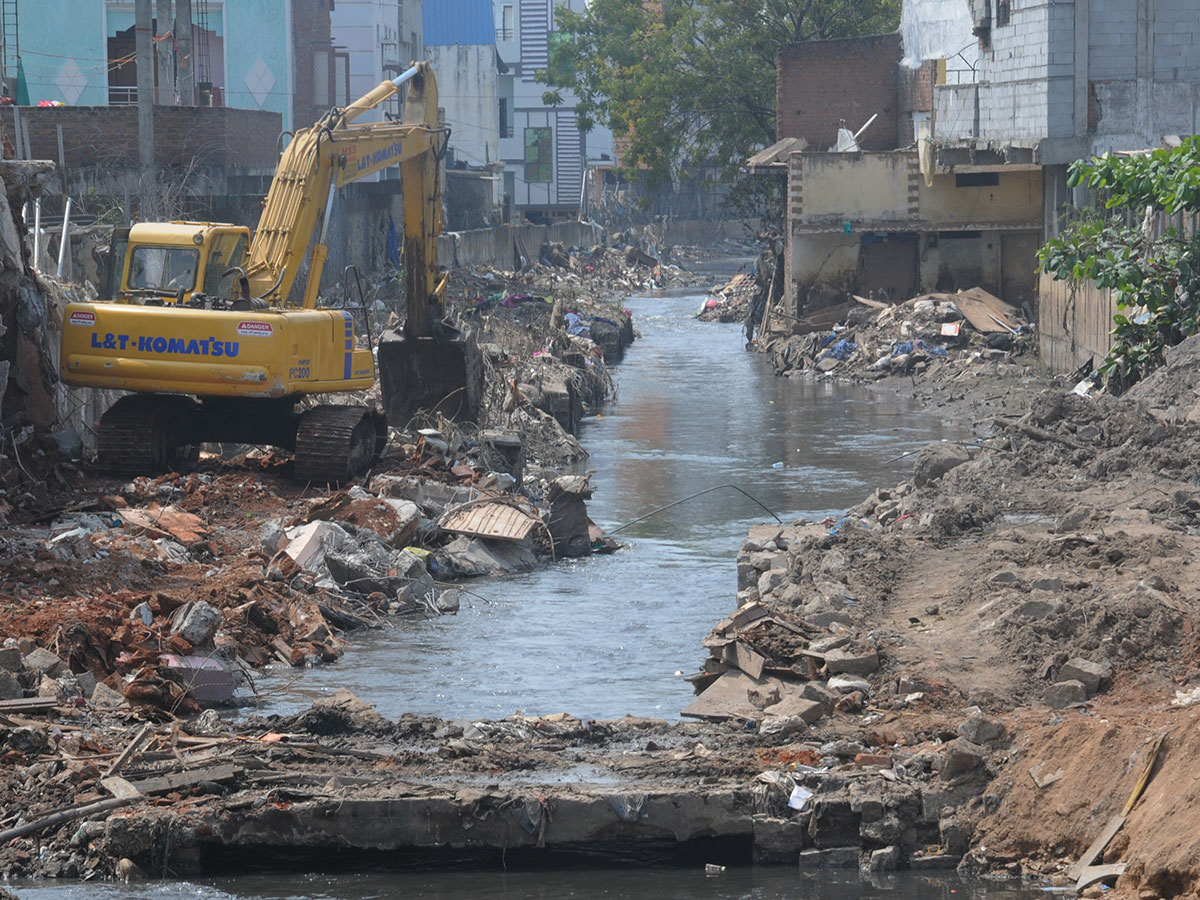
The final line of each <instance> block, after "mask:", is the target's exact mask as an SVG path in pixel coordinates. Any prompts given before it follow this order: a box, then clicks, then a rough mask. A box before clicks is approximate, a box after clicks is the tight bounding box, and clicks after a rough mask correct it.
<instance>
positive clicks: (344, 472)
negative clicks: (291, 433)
mask: <svg viewBox="0 0 1200 900" xmlns="http://www.w3.org/2000/svg"><path fill="white" fill-rule="evenodd" d="M386 443H387V420H386V419H385V418H384V416H383V414H382V413H381V412H379V411H378V410H375V409H370V408H368V407H365V406H335V405H324V406H314V407H313V408H312V409H310V410H307V411H306V412H305V413H304V415H303V416H302V417H301V419H300V427H299V429H298V430H297V431H296V455H295V472H294V476H293V477H294V478H295V480H296V481H299V482H308V483H311V484H341V483H342V482H344V481H348V480H350V479H351V478H353V477H354V476H356V475H359V474H361V473H363V472H365V471H366V470H367V469H369V468H370V467H371V466H372V465H373V464H374V463H375V460H377V459H379V454H380V453H382V452H383V447H384V444H386Z"/></svg>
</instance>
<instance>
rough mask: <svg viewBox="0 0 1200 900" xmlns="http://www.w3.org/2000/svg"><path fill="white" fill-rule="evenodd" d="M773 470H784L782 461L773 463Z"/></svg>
mask: <svg viewBox="0 0 1200 900" xmlns="http://www.w3.org/2000/svg"><path fill="white" fill-rule="evenodd" d="M771 468H772V469H782V468H783V462H782V461H780V462H773V463H771Z"/></svg>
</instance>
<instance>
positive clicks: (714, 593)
mask: <svg viewBox="0 0 1200 900" xmlns="http://www.w3.org/2000/svg"><path fill="white" fill-rule="evenodd" d="M714 277H716V276H714ZM701 299H702V296H701V295H700V294H698V293H696V292H683V291H679V292H672V293H668V294H666V295H663V296H649V297H635V298H633V299H632V300H631V301H630V304H629V305H630V306H631V307H632V309H633V311H634V315H635V322H636V323H637V327H638V328H639V330H640V331H641V339H640V340H638V341H637V342H636V343H635V344H634V345H633V347H632V348H631V349H630V351H629V354H628V356H627V357H626V360H625V362H623V363H622V364H621V365H620V366H619V367H618V368H617V370H616V377H617V381H618V384H619V389H620V393H619V397H618V400H617V401H616V402H615V403H613V404H611V405H610V406H608V407H607V408H606V409H604V410H603V411H602V413H601V415H599V416H597V417H595V418H593V419H589V420H588V421H587V423H586V425H585V426H584V429H583V434H582V436H581V437H582V440H583V442H584V444H585V446H587V447H588V449H589V450H590V451H591V453H592V456H591V459H590V460H589V461H588V464H587V468H588V469H589V470H592V471H593V472H594V474H593V476H592V482H593V484H594V486H595V488H596V495H595V498H594V501H593V502H592V503H591V505H590V511H591V513H592V516H593V518H594V519H595V520H596V521H597V522H599V523H601V524H603V525H605V526H606V527H608V528H615V527H617V526H618V525H620V524H623V523H625V522H628V521H630V520H633V519H635V518H637V517H639V516H642V515H644V514H646V513H647V512H649V511H651V510H653V509H656V508H658V507H661V506H664V505H666V504H669V503H671V502H673V501H675V500H678V499H680V498H681V497H684V496H687V495H689V494H693V493H695V492H697V491H700V490H703V489H705V488H708V487H712V486H715V485H719V484H726V483H729V484H736V485H737V486H739V487H740V488H742V489H743V490H745V491H746V492H748V493H750V494H752V495H753V496H754V497H756V498H757V499H758V500H760V501H761V502H762V503H763V504H765V505H766V506H768V507H769V508H771V509H772V510H774V511H775V512H776V513H777V514H778V515H779V516H780V517H782V518H784V519H785V520H787V519H791V518H795V517H797V516H800V515H803V516H807V517H810V518H814V517H815V518H823V517H825V516H826V515H837V514H839V513H841V512H842V511H844V510H845V509H846V507H848V506H850V505H853V504H854V503H857V502H858V501H859V500H860V499H861V498H862V497H863V496H864V495H865V494H866V493H868V492H869V491H870V490H872V489H873V488H874V487H875V486H876V485H881V484H883V485H891V484H895V483H896V482H898V481H899V480H900V479H902V478H903V477H904V476H905V474H906V473H907V472H908V471H910V469H911V463H912V460H911V456H906V455H905V454H908V453H910V451H912V450H914V449H916V448H917V447H919V446H920V445H921V444H923V443H925V442H927V441H931V440H939V439H943V438H945V439H952V438H957V437H960V436H962V435H963V434H964V433H965V431H964V429H960V428H957V427H956V426H954V425H953V424H946V423H942V422H940V421H937V420H934V419H931V418H929V417H927V416H924V415H922V414H920V413H919V412H917V411H916V410H914V409H912V408H909V407H907V406H906V405H904V404H903V403H900V402H899V401H897V400H896V399H894V398H893V397H891V396H889V395H887V394H883V393H872V392H869V391H866V390H863V389H858V388H850V387H845V386H838V385H834V384H829V383H813V382H809V381H788V380H782V379H777V378H775V377H773V375H772V374H771V371H770V368H769V366H768V365H767V363H766V361H765V360H764V359H762V358H761V357H759V356H756V355H752V354H748V353H746V352H745V351H744V350H743V349H742V345H741V338H740V326H736V325H711V324H703V323H700V322H698V321H696V320H695V319H694V318H693V316H694V313H695V310H696V309H697V307H698V305H699V303H700V300H701ZM764 517H765V514H764V513H762V511H761V510H760V509H758V508H756V507H755V506H754V504H753V503H751V502H750V501H748V500H747V499H746V498H745V497H743V496H742V495H740V494H738V493H736V492H734V491H727V490H726V491H719V492H715V493H712V494H708V495H706V496H704V497H701V498H698V499H697V500H694V501H691V502H689V503H686V504H683V505H681V506H678V507H675V508H674V509H671V510H668V511H666V512H663V513H662V514H659V515H656V516H654V517H652V518H650V519H647V520H646V521H644V522H641V523H639V524H637V525H635V526H633V527H631V528H628V529H626V530H624V531H622V532H621V537H622V539H623V540H625V541H627V542H628V543H629V547H628V548H627V549H625V550H622V551H621V552H619V553H617V554H616V555H614V556H607V557H594V558H591V559H587V560H583V561H579V562H575V563H567V564H561V565H557V566H552V567H547V568H545V569H542V570H540V571H537V572H534V573H531V574H529V575H526V576H522V577H519V578H510V579H498V580H494V581H490V582H484V583H478V584H474V585H472V589H473V590H475V591H477V592H478V593H479V594H480V595H482V596H484V597H486V598H487V599H486V601H484V600H476V601H475V602H473V603H471V604H470V605H469V606H467V605H464V607H463V610H462V611H461V612H460V613H459V615H458V616H457V617H452V618H445V619H437V620H431V621H423V622H409V623H401V624H399V625H397V626H396V627H394V628H390V629H387V630H383V631H379V632H375V633H372V634H370V635H367V636H365V637H364V636H358V635H356V636H355V645H354V647H352V648H351V649H350V650H349V652H348V653H347V654H346V656H345V657H344V658H343V659H342V660H341V661H340V662H339V663H338V664H336V665H333V666H328V667H325V668H321V669H314V670H312V671H308V672H304V673H301V676H300V677H299V678H298V679H295V680H292V679H291V676H290V673H286V672H279V673H274V674H273V675H271V676H269V677H267V678H265V679H262V681H261V683H260V687H261V688H263V689H265V690H267V691H268V692H269V696H268V697H267V700H266V703H265V704H264V706H263V708H262V709H261V710H259V711H261V712H290V711H295V710H299V709H302V708H305V707H307V706H308V705H309V703H310V702H311V701H312V699H313V698H314V697H316V696H318V695H321V694H323V693H326V692H329V691H332V690H334V689H336V688H338V687H346V688H348V689H350V690H351V691H353V692H354V693H356V694H357V695H358V696H359V697H361V698H363V699H364V700H367V701H369V702H371V703H373V704H375V705H376V706H377V707H378V709H379V710H380V711H381V712H382V713H383V714H384V715H387V716H389V717H397V716H399V715H400V714H402V713H404V712H406V711H412V712H417V713H427V714H436V715H440V716H442V717H445V718H450V719H454V718H468V717H496V716H506V715H510V714H512V713H513V712H514V711H516V710H518V709H519V710H524V711H526V712H528V713H553V712H558V711H564V710H565V711H569V712H571V713H573V714H575V715H579V716H585V717H607V716H619V715H623V714H625V713H627V712H628V713H633V714H636V715H644V716H655V717H662V718H668V719H671V718H676V717H677V716H678V712H679V710H680V709H681V708H682V707H683V706H684V705H686V704H687V702H688V700H689V698H690V696H691V689H690V687H689V685H688V684H687V683H686V682H684V681H683V680H682V678H681V674H682V673H686V672H690V671H693V670H694V669H695V668H696V667H697V665H698V663H699V662H700V660H701V658H702V652H701V648H700V646H699V641H700V640H701V639H702V638H703V636H704V635H705V634H707V632H708V630H709V629H710V628H711V626H712V625H713V623H714V622H716V621H717V620H719V619H720V618H722V617H723V616H724V615H725V614H726V613H728V612H729V611H730V610H731V609H732V607H733V605H734V602H735V600H734V596H735V593H736V574H735V568H734V558H735V556H736V553H737V549H738V546H739V545H740V543H741V541H742V538H743V537H744V535H745V533H746V529H747V528H748V526H749V525H751V524H752V523H754V522H758V521H762V520H763V519H764ZM310 869H311V871H308V872H293V873H290V874H280V873H271V874H264V875H257V874H243V875H238V876H234V877H228V878H206V879H203V880H201V881H197V882H171V881H165V882H143V883H135V884H131V885H117V884H112V883H105V884H95V883H88V884H82V883H67V884H47V883H36V884H29V883H23V884H16V885H11V887H12V888H14V889H15V890H16V891H17V893H18V896H19V897H21V898H22V900H51V898H53V900H60V898H66V900H83V898H87V900H127V898H137V900H143V898H155V900H160V898H161V900H182V898H201V900H226V898H238V900H284V898H286V900H368V898H371V900H375V898H378V900H390V898H401V897H404V898H409V897H420V898H446V900H449V898H454V900H472V898H492V897H505V898H514V900H516V898H538V900H550V898H580V900H596V898H628V900H660V898H689V900H691V898H711V900H735V898H736V900H743V898H744V900H785V898H794V897H798V896H799V897H806V898H811V900H883V898H887V900H1032V898H1033V897H1035V896H1043V894H1042V892H1041V891H1037V890H1033V889H1028V888H1013V887H1007V886H1002V885H995V884H987V883H981V882H963V881H960V880H958V879H957V878H955V877H954V876H953V874H952V873H947V874H946V875H945V876H942V875H940V874H939V875H938V876H937V877H933V876H925V875H921V874H919V873H907V872H906V873H897V874H894V875H889V876H884V877H875V876H866V875H864V876H861V877H860V876H859V875H858V874H857V873H853V872H849V873H847V872H837V871H818V872H803V871H800V870H798V869H797V868H795V867H754V868H730V869H729V870H727V871H725V872H723V873H721V874H720V875H716V876H706V875H705V873H704V871H703V868H701V867H699V866H697V867H689V868H688V869H686V870H680V869H673V868H662V869H653V868H651V869H647V868H645V867H644V866H643V865H639V866H636V867H630V868H615V869H614V868H606V869H604V870H595V869H589V868H565V869H551V870H544V869H538V870H535V871H529V870H509V871H480V870H478V869H475V868H472V869H470V870H466V871H446V870H445V869H444V868H443V869H442V870H438V871H396V872H386V871H372V872H359V871H350V872H345V871H338V872H331V871H329V867H328V865H327V861H323V860H321V859H315V858H314V859H313V860H312V865H311V867H310Z"/></svg>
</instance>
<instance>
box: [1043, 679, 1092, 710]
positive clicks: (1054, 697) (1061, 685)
mask: <svg viewBox="0 0 1200 900" xmlns="http://www.w3.org/2000/svg"><path fill="white" fill-rule="evenodd" d="M1087 697H1088V693H1087V688H1086V687H1084V685H1083V682H1082V681H1074V680H1071V681H1060V682H1058V683H1056V684H1052V685H1050V686H1049V687H1048V688H1046V692H1045V693H1044V694H1042V700H1043V701H1044V702H1045V703H1046V705H1047V706H1049V707H1051V708H1053V709H1065V708H1066V707H1068V706H1070V705H1071V704H1073V703H1083V702H1084V701H1085V700H1087Z"/></svg>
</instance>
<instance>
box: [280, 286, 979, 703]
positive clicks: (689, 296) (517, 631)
mask: <svg viewBox="0 0 1200 900" xmlns="http://www.w3.org/2000/svg"><path fill="white" fill-rule="evenodd" d="M719 277H721V276H718V275H716V274H714V280H717V279H718V278H719ZM724 277H727V275H725V276H724ZM702 299H703V294H701V293H697V292H696V291H694V290H693V291H674V292H670V293H668V294H666V295H664V296H648V297H634V298H632V299H631V300H630V301H629V304H628V305H629V306H630V308H631V309H632V310H633V313H634V324H635V326H636V327H637V329H638V330H639V331H640V333H641V337H640V338H639V339H638V340H637V341H635V342H634V343H633V345H632V346H631V347H630V349H629V351H628V353H627V354H626V357H625V360H624V362H622V363H621V364H620V365H618V366H617V367H616V368H615V370H614V374H615V377H616V381H617V385H618V397H617V400H616V402H614V403H611V404H609V405H608V406H606V407H605V408H604V409H603V410H602V411H601V413H600V415H598V416H596V417H594V418H589V419H587V420H585V422H584V425H583V428H582V433H581V434H580V439H581V441H582V442H583V444H584V446H585V447H586V448H587V449H588V451H589V452H590V453H591V458H590V459H588V460H587V461H586V463H585V469H586V470H588V471H592V472H593V474H592V479H591V480H592V484H593V486H594V487H595V496H594V497H593V499H592V501H591V502H590V503H589V511H590V513H591V516H592V518H593V519H594V520H595V521H596V522H597V523H598V524H600V525H602V526H604V527H605V528H606V529H608V530H610V531H611V530H613V529H615V528H617V527H618V526H620V525H623V524H625V523H627V522H630V521H631V520H634V519H637V518H639V517H641V516H644V515H646V514H647V513H649V512H651V511H652V510H655V509H658V508H660V507H663V506H665V505H667V504H670V503H673V502H675V501H677V500H679V499H681V498H683V497H686V496H689V495H691V494H695V493H696V492H698V491H702V490H705V489H707V488H711V487H715V486H717V485H736V486H737V487H738V488H741V489H742V490H743V491H745V492H746V493H747V494H750V495H751V496H753V497H754V498H755V499H756V500H758V501H759V502H761V503H762V504H763V506H765V507H767V508H769V509H770V510H772V511H773V512H774V513H776V514H777V515H778V516H779V517H780V518H782V519H783V520H784V521H790V520H792V519H795V518H796V517H797V516H806V517H808V518H810V519H811V518H815V519H817V520H820V519H823V518H825V517H826V516H830V515H832V516H837V515H840V514H841V513H842V512H844V511H845V510H846V509H847V508H848V507H850V506H852V505H854V504H856V503H858V502H859V501H860V500H862V499H863V498H864V497H865V496H866V495H867V494H869V493H870V492H871V491H872V490H874V488H875V487H877V486H881V485H885V486H894V485H895V484H897V483H898V482H899V481H900V480H902V479H903V478H905V477H906V476H907V474H908V473H910V472H911V471H912V462H913V457H912V455H911V452H912V451H914V450H915V449H916V448H919V447H920V446H921V445H922V444H924V443H926V442H928V441H934V440H942V439H955V438H959V437H962V436H964V435H965V431H964V430H963V429H962V428H958V427H955V426H954V425H953V424H946V423H943V422H941V421H939V420H938V419H935V418H932V417H930V416H927V415H923V414H921V413H920V412H918V411H917V410H915V409H914V408H912V407H911V406H909V405H906V404H905V403H904V402H901V401H899V400H897V399H896V398H895V397H894V396H892V395H891V394H887V393H883V392H880V391H876V390H870V389H866V388H860V387H851V386H845V385H837V384H834V383H831V382H813V381H809V380H806V379H781V378H776V377H774V375H773V374H772V372H771V369H770V366H769V364H768V362H767V360H766V359H764V358H763V357H762V356H761V355H759V354H753V353H747V352H746V351H745V350H744V349H743V337H742V333H741V326H740V325H717V324H711V323H703V322H700V321H698V320H697V319H696V318H695V313H696V310H697V309H698V307H699V305H700V303H701V301H702ZM906 454H909V455H906ZM764 520H766V521H770V516H768V515H767V513H765V512H764V511H763V510H762V509H761V508H759V507H758V506H756V505H755V503H754V502H752V501H751V500H749V499H747V498H746V497H745V496H743V495H742V494H740V493H738V492H737V491H736V490H733V489H732V488H722V489H720V490H718V491H715V492H713V493H709V494H706V495H704V496H702V497H698V498H696V499H695V500H691V501H689V502H686V503H683V504H681V505H679V506H677V507H675V508H673V509H669V510H666V511H664V512H661V513H659V514H657V515H654V516H652V517H650V518H648V519H646V520H645V521H643V522H639V523H637V524H635V525H632V526H631V527H629V528H626V529H624V530H622V531H621V532H620V533H619V534H618V535H617V537H618V538H620V539H621V540H622V541H625V542H627V543H628V545H629V546H628V548H627V549H624V550H622V551H620V552H618V553H617V554H615V555H613V556H593V557H590V558H588V559H585V560H581V561H577V562H568V563H563V564H559V565H556V566H550V567H547V568H544V569H541V570H539V571H536V572H534V573H531V574H528V575H523V576H520V577H515V578H505V579H497V580H491V581H476V582H472V583H471V584H470V585H468V587H469V588H470V589H471V590H472V591H474V592H476V594H475V595H474V596H468V597H467V598H466V600H465V602H464V604H463V607H462V610H461V611H460V612H459V614H458V615H457V616H454V617H448V618H443V619H435V620H430V621H413V622H402V623H400V624H397V625H396V626H395V627H392V628H389V629H387V630H383V631H377V632H374V633H372V634H367V635H363V634H356V635H355V636H354V638H353V640H354V646H353V648H351V649H350V650H349V652H347V653H346V655H345V656H344V657H343V658H342V659H341V660H340V661H339V662H338V663H337V664H336V665H333V666H329V667H326V668H321V669H314V670H311V671H308V672H304V673H302V675H301V676H300V677H299V678H295V676H294V675H293V674H292V673H291V672H287V671H285V672H280V673H277V674H275V675H272V676H270V677H268V678H267V679H265V680H264V681H263V683H262V684H260V689H262V690H265V691H268V692H269V696H268V697H267V699H266V703H265V706H264V708H263V709H262V710H260V711H262V712H281V713H287V712H296V711H299V710H301V709H305V708H307V707H308V706H309V705H310V703H311V702H312V700H313V699H314V698H315V697H317V696H319V695H321V694H323V693H327V692H329V691H332V690H335V689H336V688H339V687H345V688H347V689H349V690H350V691H352V692H354V693H355V694H356V695H358V696H359V697H360V698H362V699H364V700H366V701H368V702H370V703H373V704H375V705H376V707H377V708H378V709H379V711H380V712H381V713H383V715H385V716H387V717H389V718H395V717H398V716H399V715H401V714H402V713H404V712H414V713H422V714H431V715H438V716H442V717H443V718H447V719H457V718H470V717H474V718H480V717H493V718H494V717H503V716H509V715H512V714H513V713H515V712H517V711H518V710H520V711H523V712H525V713H527V714H531V715H544V714H550V713H557V712H569V713H571V714H573V715H576V716H580V717H584V718H606V717H612V716H622V715H625V714H626V713H630V714H633V715H637V716H653V717H658V718H667V719H673V718H677V717H678V713H679V710H680V709H682V708H683V707H684V706H686V705H687V703H688V702H689V698H690V696H691V695H692V690H691V686H690V685H689V684H688V683H687V682H685V681H684V680H683V677H682V676H683V675H685V674H690V673H691V672H694V671H696V669H697V667H698V666H699V664H700V662H701V661H702V659H703V656H704V652H703V651H702V649H701V647H700V641H701V639H702V638H703V637H704V636H705V635H706V634H707V633H708V631H709V629H710V628H711V627H712V626H713V625H714V624H715V623H716V622H718V621H719V620H720V619H721V618H723V617H724V616H725V615H727V614H728V613H729V612H730V611H732V610H733V608H734V606H735V605H736V604H735V595H736V592H737V583H736V582H737V578H736V570H735V564H734V560H735V557H736V555H737V550H738V547H739V546H740V544H741V542H742V539H743V538H744V537H745V535H746V530H747V528H748V527H749V526H750V525H751V524H753V523H755V522H760V521H764ZM292 679H295V680H294V681H293V680H292Z"/></svg>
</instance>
